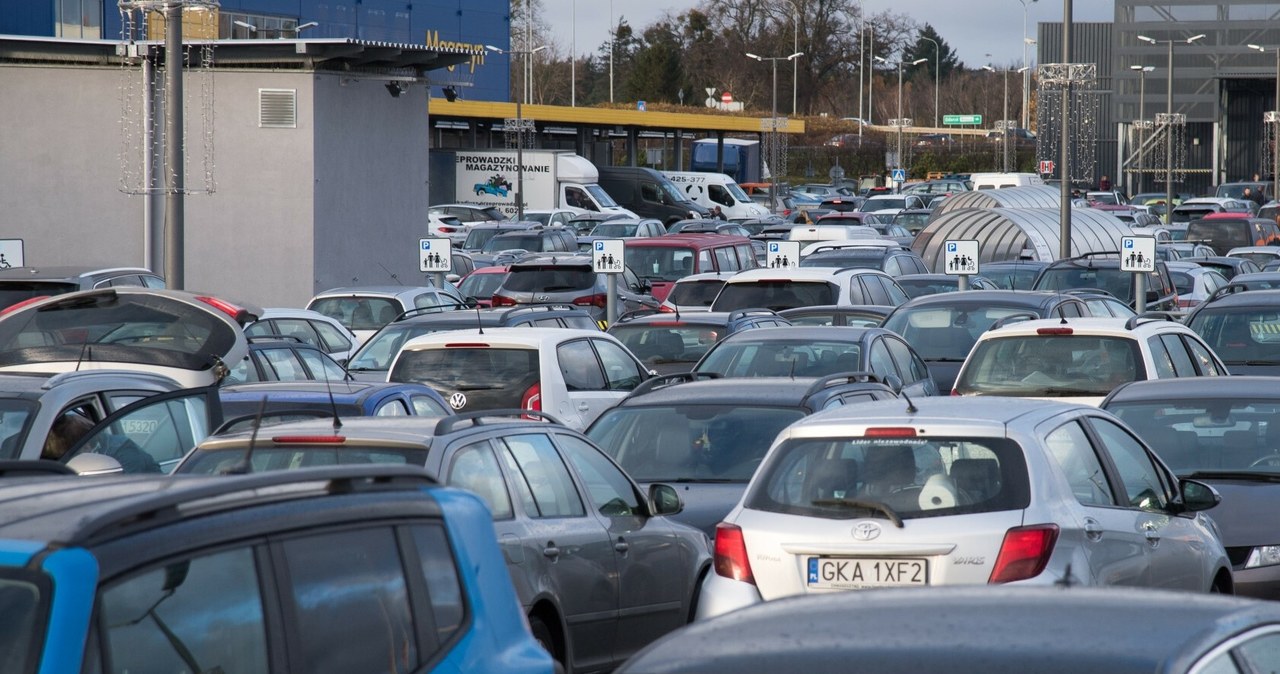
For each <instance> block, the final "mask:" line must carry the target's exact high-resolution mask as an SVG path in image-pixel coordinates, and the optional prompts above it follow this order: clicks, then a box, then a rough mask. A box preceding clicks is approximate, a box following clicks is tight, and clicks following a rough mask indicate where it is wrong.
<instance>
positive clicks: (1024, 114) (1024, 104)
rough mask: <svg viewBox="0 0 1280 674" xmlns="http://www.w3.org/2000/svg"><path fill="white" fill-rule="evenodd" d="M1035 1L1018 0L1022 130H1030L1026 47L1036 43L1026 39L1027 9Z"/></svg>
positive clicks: (1029, 77)
mask: <svg viewBox="0 0 1280 674" xmlns="http://www.w3.org/2000/svg"><path fill="white" fill-rule="evenodd" d="M1035 1H1036V0H1018V2H1021V3H1022V70H1021V71H1020V72H1022V128H1024V129H1027V128H1030V126H1029V124H1030V122H1029V121H1028V112H1027V108H1029V107H1031V100H1030V96H1029V95H1028V92H1029V91H1030V89H1031V71H1030V69H1029V68H1028V67H1027V47H1028V46H1029V45H1033V44H1035V43H1036V41H1035V40H1033V39H1031V38H1029V37H1027V7H1029V6H1030V3H1033V2H1035Z"/></svg>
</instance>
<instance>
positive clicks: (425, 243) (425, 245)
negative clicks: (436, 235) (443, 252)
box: [422, 239, 431, 250]
mask: <svg viewBox="0 0 1280 674" xmlns="http://www.w3.org/2000/svg"><path fill="white" fill-rule="evenodd" d="M422 249H423V250H431V242H430V241H428V240H427V239H422Z"/></svg>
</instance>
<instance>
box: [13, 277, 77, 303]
mask: <svg viewBox="0 0 1280 674" xmlns="http://www.w3.org/2000/svg"><path fill="white" fill-rule="evenodd" d="M77 290H80V286H78V285H76V284H74V283H59V282H39V281H4V282H0V309H4V308H7V307H11V306H13V305H15V304H17V303H18V302H22V301H25V300H29V299H31V298H33V297H45V296H48V295H62V294H65V293H71V292H75V291H77Z"/></svg>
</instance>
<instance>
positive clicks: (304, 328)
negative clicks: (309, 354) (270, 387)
mask: <svg viewBox="0 0 1280 674" xmlns="http://www.w3.org/2000/svg"><path fill="white" fill-rule="evenodd" d="M244 334H246V335H248V336H250V337H262V336H266V335H283V336H285V337H295V338H297V339H300V340H302V341H303V343H305V344H310V345H311V346H314V347H316V348H317V349H320V350H321V351H323V352H325V353H327V354H329V356H330V357H331V358H333V359H334V360H336V361H339V362H342V363H345V362H346V361H347V359H348V358H350V357H351V354H352V353H355V350H356V347H357V346H359V344H360V341H361V340H360V339H359V338H358V337H356V335H355V333H353V332H351V330H349V329H348V328H347V326H345V325H343V324H342V323H341V322H339V321H338V319H336V318H333V317H332V316H327V315H325V314H322V313H320V312H318V311H311V310H308V309H292V308H271V309H263V310H262V315H261V316H260V317H259V318H258V320H256V321H254V322H253V323H250V324H248V325H246V326H244Z"/></svg>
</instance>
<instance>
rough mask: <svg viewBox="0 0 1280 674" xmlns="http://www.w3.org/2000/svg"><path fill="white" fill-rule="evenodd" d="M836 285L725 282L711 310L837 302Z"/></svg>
mask: <svg viewBox="0 0 1280 674" xmlns="http://www.w3.org/2000/svg"><path fill="white" fill-rule="evenodd" d="M836 299H837V291H836V287H835V284H833V283H827V282H825V281H787V280H779V281H752V282H750V283H725V284H724V288H723V289H721V291H720V294H719V295H717V296H716V301H715V302H714V303H712V305H711V310H712V311H737V310H738V309H753V308H761V307H763V308H765V309H772V310H774V311H781V310H783V309H794V308H796V307H812V306H826V305H831V304H835V303H836Z"/></svg>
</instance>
